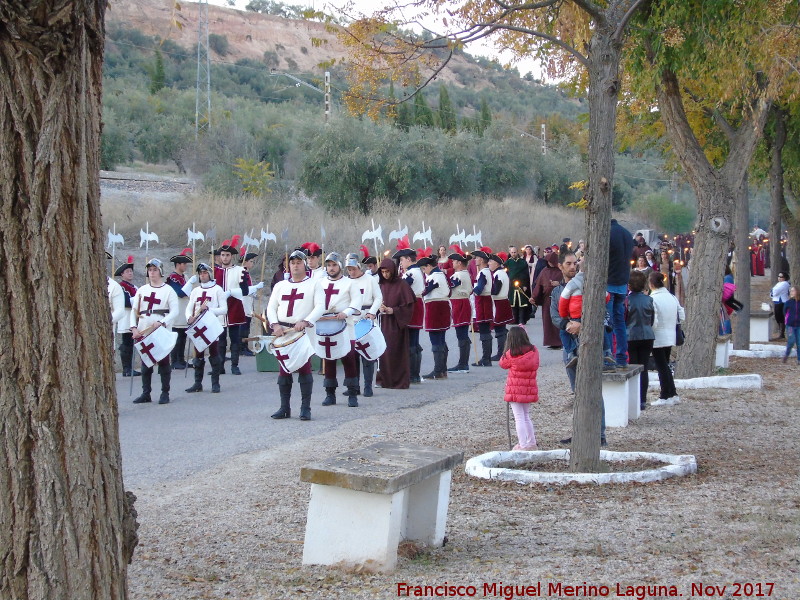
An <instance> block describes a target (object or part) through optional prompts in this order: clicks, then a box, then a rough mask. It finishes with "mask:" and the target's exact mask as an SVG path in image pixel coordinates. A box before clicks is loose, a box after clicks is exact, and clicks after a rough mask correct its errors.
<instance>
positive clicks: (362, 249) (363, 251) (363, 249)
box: [359, 244, 369, 258]
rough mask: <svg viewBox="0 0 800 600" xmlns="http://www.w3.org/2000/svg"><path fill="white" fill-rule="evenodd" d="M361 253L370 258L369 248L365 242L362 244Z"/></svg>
mask: <svg viewBox="0 0 800 600" xmlns="http://www.w3.org/2000/svg"><path fill="white" fill-rule="evenodd" d="M359 250H361V253H362V254H363V255H364V258H369V248H367V247H366V246H365V245H364V244H361V248H359Z"/></svg>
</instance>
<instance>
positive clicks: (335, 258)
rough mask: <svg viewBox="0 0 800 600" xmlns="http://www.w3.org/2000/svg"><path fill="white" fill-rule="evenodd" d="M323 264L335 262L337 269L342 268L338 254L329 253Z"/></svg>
mask: <svg viewBox="0 0 800 600" xmlns="http://www.w3.org/2000/svg"><path fill="white" fill-rule="evenodd" d="M325 262H326V263H327V262H335V263H336V264H337V265H339V268H340V269H341V268H342V255H341V254H339V253H338V252H331V253H329V254H328V256H326V257H325Z"/></svg>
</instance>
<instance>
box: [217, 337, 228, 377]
mask: <svg viewBox="0 0 800 600" xmlns="http://www.w3.org/2000/svg"><path fill="white" fill-rule="evenodd" d="M218 350H219V361H220V362H219V374H220V375H225V353H226V352H227V351H228V338H227V337H226V338H225V341H224V342H223V341H222V340H221V339H220V341H219V346H218Z"/></svg>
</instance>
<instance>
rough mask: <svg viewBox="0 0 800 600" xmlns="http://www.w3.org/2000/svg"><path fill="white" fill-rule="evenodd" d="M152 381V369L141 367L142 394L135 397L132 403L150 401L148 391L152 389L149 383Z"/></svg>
mask: <svg viewBox="0 0 800 600" xmlns="http://www.w3.org/2000/svg"><path fill="white" fill-rule="evenodd" d="M152 381H153V369H147V368H145V369H142V395H141V396H139V397H138V398H136V399H135V400H134V401H133V403H134V404H144V403H145V402H152V401H153V400H152V398H150V392H151V391H152V389H153V388H152V386H151V383H152Z"/></svg>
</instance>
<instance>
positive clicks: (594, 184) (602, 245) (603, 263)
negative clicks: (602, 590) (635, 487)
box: [570, 19, 622, 472]
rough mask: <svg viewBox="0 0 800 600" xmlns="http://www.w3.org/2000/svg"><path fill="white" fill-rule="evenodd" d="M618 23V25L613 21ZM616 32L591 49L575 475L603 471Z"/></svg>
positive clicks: (601, 36)
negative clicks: (605, 335) (602, 415)
mask: <svg viewBox="0 0 800 600" xmlns="http://www.w3.org/2000/svg"><path fill="white" fill-rule="evenodd" d="M609 20H610V21H613V19H609ZM612 34H613V27H609V26H607V25H604V24H598V25H597V28H596V30H595V33H594V35H593V36H592V41H591V43H590V48H589V56H588V59H589V81H590V85H589V124H590V125H589V189H588V194H587V199H588V201H589V203H588V208H587V209H586V235H587V238H586V248H587V250H586V261H585V264H586V281H585V282H584V287H583V314H582V318H581V321H582V322H581V335H580V352H579V353H578V356H579V358H578V369H577V379H576V385H575V410H574V413H573V417H572V429H573V436H572V453H571V455H570V469H572V470H573V471H580V472H597V471H598V470H599V467H600V419H601V411H602V402H603V393H602V372H601V365H602V362H603V318H604V315H605V312H606V301H605V298H606V288H607V283H608V245H609V243H608V238H609V232H610V229H611V192H612V184H613V181H614V155H615V146H614V134H615V126H616V118H617V99H618V95H619V86H620V82H619V63H620V59H621V52H622V49H621V47H620V46H619V45H618V44H616V43H614V42H613V41H612Z"/></svg>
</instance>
